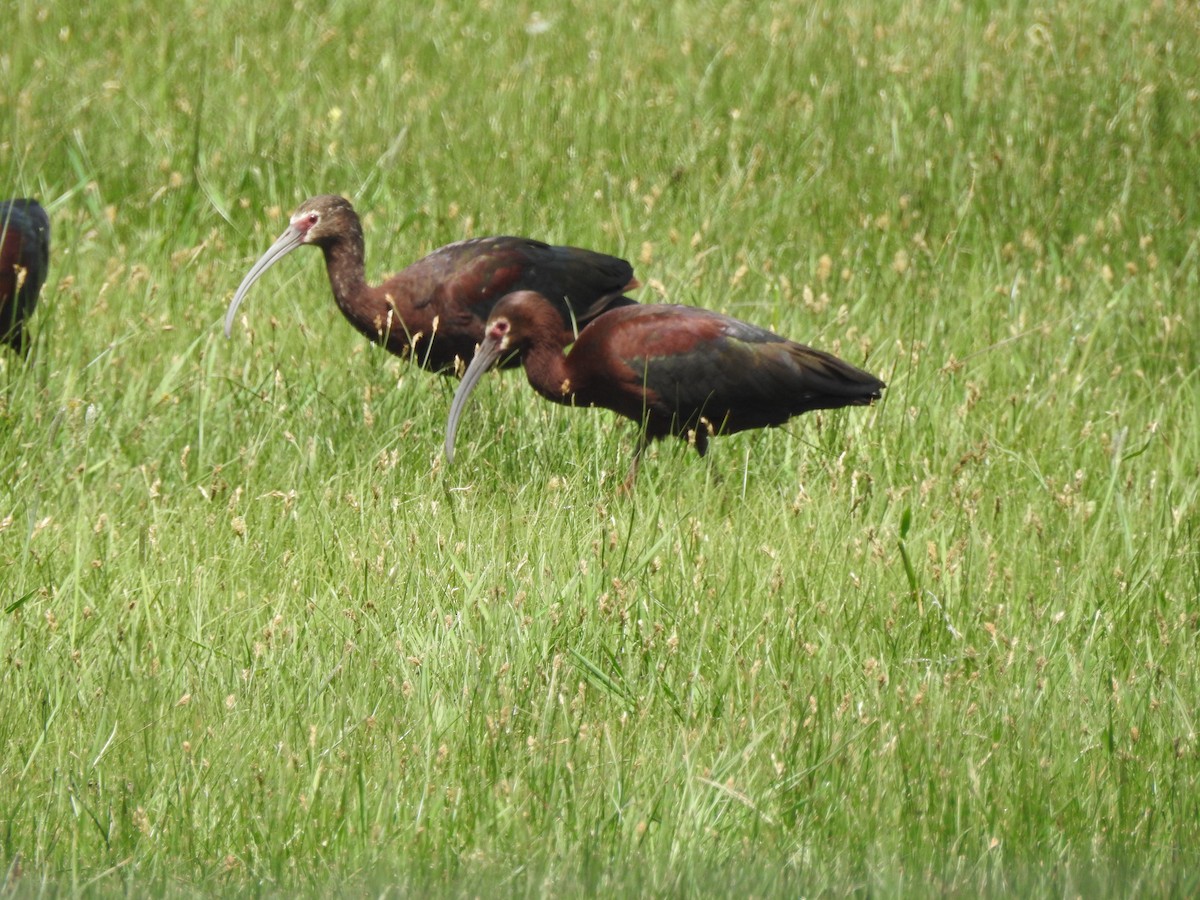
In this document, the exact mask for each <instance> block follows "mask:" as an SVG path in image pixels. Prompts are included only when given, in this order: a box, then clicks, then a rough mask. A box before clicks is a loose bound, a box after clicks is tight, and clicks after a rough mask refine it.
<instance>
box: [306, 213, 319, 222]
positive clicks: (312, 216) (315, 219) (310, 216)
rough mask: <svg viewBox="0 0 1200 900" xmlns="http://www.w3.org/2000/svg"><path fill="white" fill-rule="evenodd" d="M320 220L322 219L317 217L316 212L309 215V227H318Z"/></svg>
mask: <svg viewBox="0 0 1200 900" xmlns="http://www.w3.org/2000/svg"><path fill="white" fill-rule="evenodd" d="M320 219H321V217H320V216H319V215H317V214H316V213H315V212H313V213H309V214H308V224H309V225H316V224H317V222H319V221H320Z"/></svg>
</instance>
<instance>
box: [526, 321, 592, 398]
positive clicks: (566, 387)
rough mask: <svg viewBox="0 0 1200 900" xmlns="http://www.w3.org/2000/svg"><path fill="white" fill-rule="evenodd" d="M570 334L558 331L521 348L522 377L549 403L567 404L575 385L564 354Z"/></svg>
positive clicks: (577, 387)
mask: <svg viewBox="0 0 1200 900" xmlns="http://www.w3.org/2000/svg"><path fill="white" fill-rule="evenodd" d="M570 339H571V336H570V335H568V334H563V335H560V336H559V338H558V339H550V338H548V337H544V336H543V337H542V338H541V339H540V340H538V341H536V342H535V343H534V344H532V345H531V346H530V347H529V349H528V350H526V351H525V355H524V359H523V360H522V364H523V365H524V367H525V377H526V378H528V379H529V384H530V385H531V386H532V387H533V389H534V390H535V391H537V392H538V393H539V394H541V395H542V396H543V397H545V398H546V399H547V400H550V401H551V402H553V403H562V404H564V405H567V406H570V405H571V404H572V402H573V401H574V397H575V393H576V391H577V390H578V389H579V386H578V385H576V384H574V383H572V380H571V373H570V370H569V367H568V364H567V363H568V357H567V356H566V354H565V352H564V351H565V349H566V346H567V344H568V343H569V342H570Z"/></svg>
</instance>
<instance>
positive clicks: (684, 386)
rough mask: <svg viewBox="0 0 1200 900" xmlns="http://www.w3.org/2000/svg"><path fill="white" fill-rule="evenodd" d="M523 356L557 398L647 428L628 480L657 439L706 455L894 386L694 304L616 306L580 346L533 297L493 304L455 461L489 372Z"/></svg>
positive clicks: (463, 395) (469, 375)
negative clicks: (714, 446)
mask: <svg viewBox="0 0 1200 900" xmlns="http://www.w3.org/2000/svg"><path fill="white" fill-rule="evenodd" d="M572 341H574V346H573V347H572V348H571V350H570V352H568V353H564V352H563V351H564V349H565V348H566V347H567V345H568V344H570V343H571V342H572ZM513 356H515V357H516V358H517V359H519V361H520V362H521V363H522V364H523V365H524V366H525V374H526V376H527V377H528V378H529V383H530V384H531V385H532V386H533V389H534V390H535V391H537V392H538V393H539V394H541V395H542V396H543V397H545V398H546V399H547V400H552V401H553V402H555V403H563V404H568V405H574V406H602V407H604V408H606V409H611V410H613V411H614V412H617V413H620V414H621V415H623V416H626V417H627V418H630V419H633V420H634V421H635V422H637V423H638V424H639V425H640V426H641V429H642V430H641V435H640V439H639V441H638V446H637V451H636V452H635V453H634V458H633V466H632V468H631V469H630V472H629V479H627V481H626V484H628V483H629V482H630V481H631V480H632V478H633V476H634V474H635V473H636V470H637V462H638V458H639V457H640V455H641V451H642V448H643V447H644V446H645V445H646V444H647V443H648V442H650V441H652V440H656V439H658V438H662V437H666V436H667V435H677V436H679V437H683V438H685V439H688V440H691V441H693V442H694V443H695V447H696V450H697V452H698V453H700V454H701V455H703V454H704V452H705V450H707V449H708V439H709V436H710V435H716V434H732V433H733V432H736V431H745V430H746V429H748V428H765V427H768V426H774V425H782V424H783V423H784V422H786V421H787V420H788V419H790V418H791V417H792V416H796V415H799V414H800V413H803V412H808V411H809V410H814V409H837V408H839V407H842V406H866V405H868V404H870V403H871V402H872V401H874V400H877V399H879V396H880V391H882V390H883V388H884V387H885V385H884V383H883V382H882V381H880V380H879V379H878V378H876V377H875V376H874V375H870V374H868V373H866V372H864V371H862V370H861V369H857V368H855V367H854V366H852V365H850V364H849V363H846V362H843V361H842V360H840V359H838V358H837V357H836V356H832V355H830V354H828V353H824V352H822V351H820V350H814V349H813V348H812V347H806V346H804V345H803V344H797V343H795V342H794V341H789V340H788V339H787V338H783V337H780V336H779V335H777V334H773V333H771V332H770V331H766V330H764V329H762V328H758V327H756V326H754V325H748V324H747V323H745V322H741V321H739V320H737V319H733V318H730V317H729V316H723V315H721V314H720V313H715V312H709V311H708V310H704V309H697V308H696V307H691V306H667V305H654V306H628V307H623V308H621V309H613V310H609V311H608V312H605V313H603V314H602V315H600V316H598V317H596V318H595V319H593V320H592V321H591V322H590V323H589V324H588V325H587V327H585V328H584V329H583V331H581V332H580V333H579V337H578V339H576V338H574V336H573V335H572V334H571V333H570V332H569V331H566V330H565V329H564V328H563V327H562V325H561V324H560V321H559V318H558V316H557V314H556V312H555V309H554V307H553V306H551V305H550V304H549V303H548V302H546V299H545V298H544V297H542V296H540V295H538V294H536V293H533V292H530V291H523V292H520V293H515V294H510V295H508V296H507V297H505V298H503V299H502V300H500V302H499V303H497V304H496V305H495V307H494V308H493V309H492V314H491V317H490V318H489V319H488V322H487V327H486V330H485V334H484V338H483V342H482V343H481V344H480V345H479V350H478V352H477V353H476V354H475V358H474V359H473V360H472V361H471V365H470V366H469V367H468V368H467V371H466V373H465V374H464V375H463V380H462V383H461V384H459V386H458V391H457V393H455V395H454V402H453V403H452V405H451V407H450V419H449V421H448V422H447V424H446V459H447V461H451V460H453V458H454V435H455V432H456V431H457V429H458V420H459V418H460V417H461V415H462V411H463V409H464V407H465V405H466V401H467V397H468V395H470V393H471V391H472V390H473V389H474V387H475V385H476V384H477V383H478V381H479V378H480V376H482V375H483V373H484V372H486V371H487V370H488V369H490V368H491V367H492V366H493V365H495V364H496V362H497V361H500V360H503V359H506V358H509V357H513Z"/></svg>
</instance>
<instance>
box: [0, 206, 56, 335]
mask: <svg viewBox="0 0 1200 900" xmlns="http://www.w3.org/2000/svg"><path fill="white" fill-rule="evenodd" d="M49 267H50V219H49V217H48V216H47V215H46V211H45V210H44V209H42V207H41V205H40V204H39V203H38V202H37V201H36V200H28V199H22V200H5V201H3V202H0V341H3V342H4V343H6V344H8V346H10V347H12V348H13V350H15V351H17V352H18V353H22V354H26V355H27V354H28V353H29V342H28V340H27V339H26V335H25V321H26V320H27V319H28V318H29V317H30V316H31V315H33V310H34V308H35V307H36V306H37V302H38V296H39V294H40V293H41V291H42V285H43V284H45V282H46V272H47V270H48V269H49Z"/></svg>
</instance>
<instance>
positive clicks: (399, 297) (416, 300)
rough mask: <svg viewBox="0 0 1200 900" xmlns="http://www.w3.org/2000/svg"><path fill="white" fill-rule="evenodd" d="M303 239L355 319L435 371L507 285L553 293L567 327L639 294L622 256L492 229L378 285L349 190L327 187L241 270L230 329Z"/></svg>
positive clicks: (455, 353) (450, 362)
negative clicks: (258, 284)
mask: <svg viewBox="0 0 1200 900" xmlns="http://www.w3.org/2000/svg"><path fill="white" fill-rule="evenodd" d="M305 244H310V245H313V246H316V247H320V248H321V251H322V252H323V253H324V254H325V268H326V270H327V272H328V274H329V283H330V286H331V287H332V288H333V297H334V300H336V301H337V305H338V308H339V309H341V311H342V313H343V315H345V317H346V318H347V319H349V320H350V323H351V324H352V325H354V327H355V328H357V329H358V330H359V331H360V332H361V333H362V334H364V335H365V336H366V337H368V338H369V339H370V340H372V341H375V342H376V343H380V344H383V345H384V346H386V347H387V349H388V350H389V351H391V352H392V353H395V354H396V355H397V356H406V357H411V358H412V359H413V360H414V361H415V362H416V363H417V364H418V365H420V366H423V367H424V368H427V369H431V370H433V371H435V372H441V371H452V370H453V369H454V368H455V365H456V360H461V361H462V364H465V363H466V362H467V361H469V360H470V359H471V355H472V354H473V353H474V352H475V346H476V345H477V344H478V343H479V341H480V340H482V338H483V326H484V323H485V322H486V321H487V317H488V313H489V312H491V309H492V307H493V306H494V305H495V303H496V301H497V300H499V299H500V298H501V297H503V296H504V295H505V294H507V293H509V292H510V291H517V290H536V291H538V292H539V293H541V294H543V295H545V296H546V297H548V298H550V300H551V301H552V302H551V305H552V307H553V310H554V312H555V314H556V315H557V316H558V319H559V321H560V322H561V323H562V324H563V326H564V327H567V328H571V327H576V326H577V325H582V324H583V323H585V322H587V321H588V320H589V319H590V318H591V317H594V316H596V315H597V314H599V313H600V312H602V311H603V310H606V309H611V308H613V307H618V306H628V305H631V304H633V303H634V301H633V300H631V299H629V298H628V297H625V296H623V293H624V292H625V291H627V290H632V289H633V288H635V287H637V286H638V283H637V281H636V280H635V279H634V277H633V268H632V266H630V265H629V263H627V262H626V261H625V260H623V259H617V258H616V257H612V256H605V255H604V254H602V253H594V252H592V251H590V250H581V249H579V248H577V247H555V246H551V245H549V244H544V243H542V242H541V241H535V240H531V239H529V238H518V237H486V238H474V239H471V240H465V241H459V242H458V243H455V244H450V245H448V246H446V247H442V248H441V249H440V250H435V251H434V252H433V253H431V254H430V255H429V256H426V257H425V258H424V259H421V260H418V261H417V262H415V263H413V264H412V265H410V266H409V267H408V268H406V269H404V270H402V271H400V272H398V273H397V274H395V275H393V276H391V277H390V278H388V279H387V280H386V281H384V282H383V283H382V284H379V285H376V286H373V287H372V286H370V285H368V284H367V283H366V277H365V274H364V271H363V233H362V225H361V223H360V221H359V218H358V215H357V213H355V211H354V208H353V207H352V206H351V205H350V202H349V201H348V200H346V199H345V198H343V197H338V196H336V195H333V194H325V195H322V196H319V197H313V198H312V199H311V200H306V201H305V202H304V203H302V204H301V205H300V208H299V209H297V210H296V212H295V213H294V214H293V215H292V218H291V223H290V224H289V225H288V228H287V230H286V231H285V232H284V233H283V234H282V235H280V237H279V239H278V240H277V241H275V243H274V244H273V245H272V246H271V248H270V249H269V250H267V252H266V253H264V254H263V255H262V257H261V258H259V260H258V262H256V263H255V264H254V267H253V268H252V269H251V270H250V272H249V273H248V274H247V275H246V277H245V278H244V279H243V280H242V283H241V286H240V287H239V288H238V289H237V293H235V294H234V296H233V302H231V303H230V304H229V311H228V312H227V313H226V315H225V336H226V337H228V336H229V334H230V330H231V329H232V327H233V319H234V315H235V314H236V313H237V309H238V306H239V305H241V302H242V300H243V299H244V298H245V296H246V293H247V291H249V290H250V286H251V285H252V284H254V282H255V281H257V280H258V278H259V277H260V276H261V275H262V274H263V273H264V272H265V271H267V269H269V268H270V267H271V266H273V265H274V264H275V263H276V262H278V261H279V260H280V259H281V258H282V257H284V256H285V255H287V254H288V253H290V252H291V251H292V250H295V249H296V248H297V247H300V246H303V245H305Z"/></svg>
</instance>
